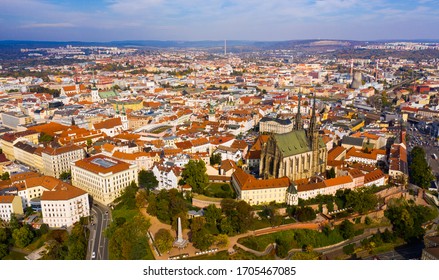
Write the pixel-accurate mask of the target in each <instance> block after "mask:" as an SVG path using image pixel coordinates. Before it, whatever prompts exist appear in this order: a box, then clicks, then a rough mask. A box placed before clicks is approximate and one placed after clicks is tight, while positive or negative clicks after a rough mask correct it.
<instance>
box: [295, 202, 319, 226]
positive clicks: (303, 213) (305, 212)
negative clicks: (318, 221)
mask: <svg viewBox="0 0 439 280" xmlns="http://www.w3.org/2000/svg"><path fill="white" fill-rule="evenodd" d="M316 216H317V215H316V212H314V210H313V209H312V208H311V207H308V206H304V207H300V208H298V209H297V212H296V218H297V220H299V222H307V221H312V220H314V219H315V218H316Z"/></svg>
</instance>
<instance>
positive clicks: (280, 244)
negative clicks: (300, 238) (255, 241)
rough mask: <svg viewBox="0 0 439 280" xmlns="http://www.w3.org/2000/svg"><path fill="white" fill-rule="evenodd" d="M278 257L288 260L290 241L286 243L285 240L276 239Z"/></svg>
mask: <svg viewBox="0 0 439 280" xmlns="http://www.w3.org/2000/svg"><path fill="white" fill-rule="evenodd" d="M275 242H276V255H277V256H278V257H279V258H282V259H283V258H286V257H287V255H288V250H289V247H290V246H289V244H288V241H286V240H285V239H284V238H280V237H278V238H276V241H275Z"/></svg>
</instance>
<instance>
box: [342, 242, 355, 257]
mask: <svg viewBox="0 0 439 280" xmlns="http://www.w3.org/2000/svg"><path fill="white" fill-rule="evenodd" d="M354 252H355V244H349V245H346V246H344V247H343V253H345V254H346V255H352V254H353V253H354Z"/></svg>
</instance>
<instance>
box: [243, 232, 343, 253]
mask: <svg viewBox="0 0 439 280" xmlns="http://www.w3.org/2000/svg"><path fill="white" fill-rule="evenodd" d="M276 239H281V240H284V241H286V243H288V244H289V248H288V250H290V249H293V248H299V249H300V248H302V247H303V246H304V245H311V246H312V247H314V248H319V247H325V246H328V245H332V244H336V243H339V242H341V241H343V237H342V236H341V235H340V233H339V232H338V230H332V231H330V232H329V234H328V235H325V234H324V233H322V232H318V231H314V230H307V229H294V230H286V231H279V232H275V233H270V234H265V235H261V236H249V237H245V238H242V239H239V240H238V242H239V243H240V244H242V245H244V246H246V247H248V248H251V249H253V250H257V251H264V250H265V248H266V247H267V246H268V245H269V244H270V243H274V242H276Z"/></svg>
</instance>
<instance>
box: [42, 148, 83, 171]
mask: <svg viewBox="0 0 439 280" xmlns="http://www.w3.org/2000/svg"><path fill="white" fill-rule="evenodd" d="M41 155H42V159H43V173H44V174H45V175H49V176H53V177H56V178H59V176H60V175H61V174H62V173H63V172H69V171H70V168H71V163H72V162H75V161H78V160H81V159H83V158H85V151H84V149H83V148H81V147H79V146H76V145H66V146H63V147H59V148H52V147H46V148H45V149H44V150H43V151H42V153H41Z"/></svg>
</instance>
